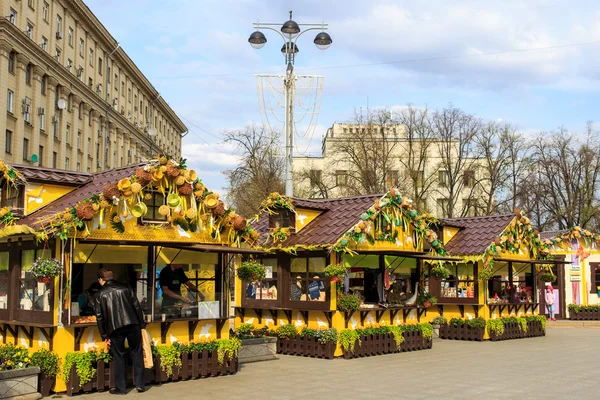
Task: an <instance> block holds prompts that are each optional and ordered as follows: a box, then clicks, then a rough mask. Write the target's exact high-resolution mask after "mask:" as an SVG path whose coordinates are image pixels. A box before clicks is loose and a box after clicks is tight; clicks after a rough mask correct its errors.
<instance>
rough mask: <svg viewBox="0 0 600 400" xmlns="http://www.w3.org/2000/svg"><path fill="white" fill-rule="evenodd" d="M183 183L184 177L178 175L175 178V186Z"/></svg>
mask: <svg viewBox="0 0 600 400" xmlns="http://www.w3.org/2000/svg"><path fill="white" fill-rule="evenodd" d="M184 183H185V177H184V176H183V175H179V176H178V177H177V178H175V184H176V185H177V186H181V185H183V184H184Z"/></svg>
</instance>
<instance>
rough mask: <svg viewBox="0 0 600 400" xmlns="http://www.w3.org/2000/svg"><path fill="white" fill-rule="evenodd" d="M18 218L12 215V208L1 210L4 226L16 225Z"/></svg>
mask: <svg viewBox="0 0 600 400" xmlns="http://www.w3.org/2000/svg"><path fill="white" fill-rule="evenodd" d="M16 220H17V218H16V217H15V215H14V214H13V213H12V210H11V209H10V207H2V208H0V224H2V225H4V226H9V225H12V224H14V223H15V221H16Z"/></svg>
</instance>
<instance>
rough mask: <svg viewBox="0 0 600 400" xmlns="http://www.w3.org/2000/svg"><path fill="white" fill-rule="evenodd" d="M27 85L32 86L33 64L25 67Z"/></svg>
mask: <svg viewBox="0 0 600 400" xmlns="http://www.w3.org/2000/svg"><path fill="white" fill-rule="evenodd" d="M25 83H26V84H28V85H31V64H27V66H26V67H25Z"/></svg>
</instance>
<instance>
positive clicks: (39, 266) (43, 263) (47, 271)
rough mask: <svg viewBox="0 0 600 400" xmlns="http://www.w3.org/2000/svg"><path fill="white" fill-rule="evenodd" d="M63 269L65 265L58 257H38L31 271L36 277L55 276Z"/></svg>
mask: <svg viewBox="0 0 600 400" xmlns="http://www.w3.org/2000/svg"><path fill="white" fill-rule="evenodd" d="M62 270H63V266H62V264H61V262H60V261H58V260H57V259H56V258H52V259H47V258H41V257H40V258H38V259H36V260H35V261H34V262H33V264H31V268H30V270H29V272H30V273H31V276H33V277H34V278H35V279H41V278H54V277H56V276H59V275H60V274H61V272H62Z"/></svg>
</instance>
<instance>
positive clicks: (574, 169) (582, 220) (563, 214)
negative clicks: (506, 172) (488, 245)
mask: <svg viewBox="0 0 600 400" xmlns="http://www.w3.org/2000/svg"><path fill="white" fill-rule="evenodd" d="M595 136H597V133H596V132H593V129H592V125H591V124H588V129H587V132H586V135H585V137H584V138H583V140H582V141H578V140H577V139H576V138H575V137H574V136H573V135H572V134H569V133H568V132H567V131H566V129H564V128H560V129H559V130H558V132H555V133H553V134H550V135H549V134H545V133H542V134H540V135H539V136H538V137H537V138H536V139H535V141H534V144H533V148H534V156H535V163H536V169H537V171H538V173H539V177H540V186H541V189H542V190H540V199H539V200H540V208H541V209H542V211H543V212H545V213H547V215H548V218H547V220H546V221H545V223H544V225H545V226H548V227H552V228H557V229H569V228H572V227H574V226H577V225H579V226H582V227H588V226H589V227H590V228H592V227H591V225H592V224H594V223H595V221H596V220H597V218H598V216H599V215H600V208H599V205H598V196H597V190H598V185H599V183H600V182H599V178H600V144H599V143H598V141H597V140H596V139H595Z"/></svg>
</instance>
